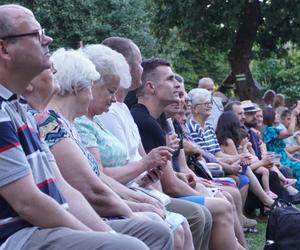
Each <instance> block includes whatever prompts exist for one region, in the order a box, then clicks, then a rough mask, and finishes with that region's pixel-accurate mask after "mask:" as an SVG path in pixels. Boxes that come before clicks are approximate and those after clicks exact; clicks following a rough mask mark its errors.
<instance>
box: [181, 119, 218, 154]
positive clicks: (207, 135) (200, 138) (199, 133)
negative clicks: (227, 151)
mask: <svg viewBox="0 0 300 250" xmlns="http://www.w3.org/2000/svg"><path fill="white" fill-rule="evenodd" d="M186 126H187V128H188V129H189V131H190V134H191V136H192V138H193V139H194V142H195V143H197V145H198V146H199V147H200V148H202V149H204V150H207V151H208V152H210V153H211V154H216V153H218V152H219V151H221V148H220V144H219V142H218V139H217V136H216V133H215V130H214V128H213V127H212V126H211V124H210V123H209V122H206V123H205V125H204V128H201V127H200V125H199V124H198V122H196V121H195V120H194V119H193V118H190V119H189V120H188V121H187V124H186Z"/></svg>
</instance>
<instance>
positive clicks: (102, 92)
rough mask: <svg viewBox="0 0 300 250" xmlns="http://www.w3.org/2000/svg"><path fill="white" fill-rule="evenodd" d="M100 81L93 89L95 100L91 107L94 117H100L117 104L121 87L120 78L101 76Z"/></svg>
mask: <svg viewBox="0 0 300 250" xmlns="http://www.w3.org/2000/svg"><path fill="white" fill-rule="evenodd" d="M100 81H101V82H98V83H95V84H94V86H93V89H92V93H93V100H92V101H91V103H90V107H89V110H90V112H91V113H92V115H100V114H102V113H103V112H107V111H108V110H109V107H110V106H111V104H112V103H114V102H116V92H117V90H118V89H119V86H120V78H119V77H118V76H111V75H110V76H103V77H102V76H101V80H100Z"/></svg>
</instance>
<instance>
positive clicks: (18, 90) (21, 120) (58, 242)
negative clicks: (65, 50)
mask: <svg viewBox="0 0 300 250" xmlns="http://www.w3.org/2000/svg"><path fill="white" fill-rule="evenodd" d="M51 42H52V38H50V37H48V36H46V35H45V34H44V32H43V30H42V29H41V27H40V24H39V23H38V22H37V20H36V19H35V17H34V15H33V13H32V12H31V11H30V10H28V9H26V8H24V7H22V6H19V5H2V6H0V104H1V106H0V130H1V134H0V249H1V250H8V249H9V250H11V249H14V250H19V249H22V250H27V249H28V250H29V249H30V250H34V249H48V248H49V249H50V248H51V249H54V250H56V249H57V250H58V249H75V250H76V249H121V248H122V249H136V250H140V249H149V248H148V247H147V246H146V245H145V244H144V243H143V242H142V241H140V240H138V239H136V238H133V237H130V236H126V235H122V234H118V233H116V232H115V231H114V230H112V229H111V227H110V226H108V225H107V224H105V223H104V222H103V221H102V220H101V218H100V217H99V216H98V215H97V214H96V213H95V211H94V210H93V209H92V208H91V207H90V205H89V204H88V203H87V201H86V200H85V199H84V198H83V197H82V195H81V194H80V193H79V192H78V191H76V190H74V189H73V188H72V187H70V186H68V185H67V184H66V182H65V181H64V179H63V178H62V176H61V175H60V173H59V171H58V169H57V167H56V164H55V160H54V158H53V156H52V155H51V153H50V151H49V149H48V148H47V147H46V146H45V144H44V143H43V142H41V140H40V139H39V135H38V132H37V129H36V125H35V123H34V120H33V119H32V117H31V116H29V115H28V113H27V112H26V111H27V106H26V102H25V100H24V99H23V98H21V94H22V93H23V92H24V91H25V89H26V87H27V86H28V85H29V82H30V81H31V80H32V79H33V78H34V77H35V76H37V75H38V74H40V73H41V72H42V71H44V70H46V69H48V68H50V67H51V64H50V62H49V49H48V45H49V44H50V43H51ZM67 186H68V189H64V188H62V187H67ZM70 195H75V197H76V201H77V202H75V200H74V199H73V200H71V201H70V200H69V199H67V198H68V197H69V196H70ZM65 198H66V199H65ZM67 202H69V204H68V203H67ZM78 203H79V206H77V205H78ZM74 205H75V206H74ZM144 228H147V226H146V225H145V226H144ZM132 231H134V232H135V233H136V234H137V235H138V234H142V233H143V229H134V228H133V229H132ZM148 231H149V230H148ZM162 236H163V237H164V236H165V235H162Z"/></svg>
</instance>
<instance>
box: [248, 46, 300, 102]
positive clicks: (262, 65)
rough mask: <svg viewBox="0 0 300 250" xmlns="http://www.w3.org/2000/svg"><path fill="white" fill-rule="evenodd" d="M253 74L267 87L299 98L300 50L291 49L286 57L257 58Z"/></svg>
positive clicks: (293, 97) (252, 65)
mask: <svg viewBox="0 0 300 250" xmlns="http://www.w3.org/2000/svg"><path fill="white" fill-rule="evenodd" d="M251 68H252V72H253V75H254V76H255V78H256V80H258V81H259V82H260V83H261V84H262V85H263V87H264V88H265V89H267V88H271V89H274V90H275V91H276V92H280V93H283V94H285V95H286V96H288V97H290V98H292V99H297V98H299V92H300V50H298V49H291V50H289V51H288V53H287V55H286V56H285V57H280V58H278V57H276V56H274V58H271V59H264V60H260V61H258V60H255V61H253V62H252V64H251Z"/></svg>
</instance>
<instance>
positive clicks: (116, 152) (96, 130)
mask: <svg viewBox="0 0 300 250" xmlns="http://www.w3.org/2000/svg"><path fill="white" fill-rule="evenodd" d="M74 124H75V127H76V129H77V131H78V133H79V136H80V138H81V141H82V143H83V144H84V145H85V146H86V147H87V148H97V149H98V150H99V153H100V155H101V162H102V165H103V167H122V166H124V165H125V164H126V163H127V150H126V147H125V145H124V144H122V143H121V142H120V141H119V140H118V139H117V138H116V137H115V136H114V135H113V134H111V133H110V132H109V131H107V130H105V129H104V128H103V125H102V123H101V120H100V119H99V117H94V119H93V120H90V119H89V118H87V117H86V116H81V117H78V118H76V119H75V121H74Z"/></svg>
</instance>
